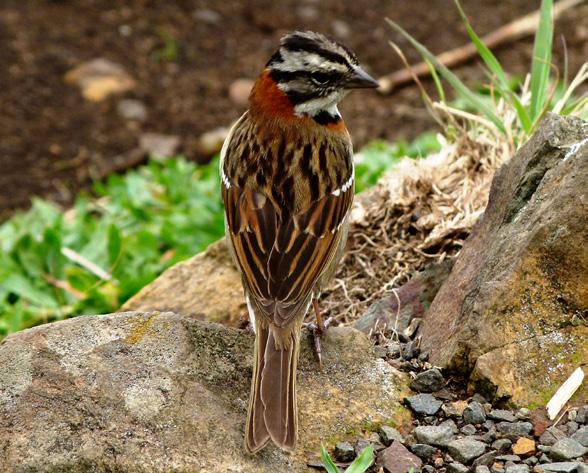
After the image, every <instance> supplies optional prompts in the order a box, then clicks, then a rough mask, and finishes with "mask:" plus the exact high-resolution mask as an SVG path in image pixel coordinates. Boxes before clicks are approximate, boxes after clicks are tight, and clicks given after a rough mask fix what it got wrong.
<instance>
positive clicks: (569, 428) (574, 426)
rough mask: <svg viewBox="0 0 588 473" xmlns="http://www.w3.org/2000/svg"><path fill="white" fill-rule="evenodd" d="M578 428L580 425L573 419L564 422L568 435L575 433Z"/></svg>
mask: <svg viewBox="0 0 588 473" xmlns="http://www.w3.org/2000/svg"><path fill="white" fill-rule="evenodd" d="M579 428H580V425H579V424H578V423H577V422H574V421H573V420H571V421H569V422H568V423H567V424H566V432H567V433H568V435H570V436H573V434H574V433H576V432H577V431H578V429H579Z"/></svg>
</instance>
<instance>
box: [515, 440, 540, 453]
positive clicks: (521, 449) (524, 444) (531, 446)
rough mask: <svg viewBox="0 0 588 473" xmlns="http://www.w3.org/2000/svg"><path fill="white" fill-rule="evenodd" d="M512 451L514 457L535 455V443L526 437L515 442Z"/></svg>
mask: <svg viewBox="0 0 588 473" xmlns="http://www.w3.org/2000/svg"><path fill="white" fill-rule="evenodd" d="M512 451H513V453H514V454H515V455H523V456H527V455H532V454H533V453H535V441H534V440H531V439H528V438H526V437H521V438H520V439H518V440H517V443H515V444H514V445H513V446H512Z"/></svg>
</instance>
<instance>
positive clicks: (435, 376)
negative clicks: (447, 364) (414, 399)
mask: <svg viewBox="0 0 588 473" xmlns="http://www.w3.org/2000/svg"><path fill="white" fill-rule="evenodd" d="M444 385H445V378H443V375H442V374H441V371H439V370H438V369H437V368H433V369H430V370H427V371H423V372H422V373H419V374H417V375H416V377H415V378H414V379H413V380H412V382H411V383H410V389H412V390H413V391H416V392H419V393H432V392H435V391H439V390H440V389H441V388H442V387H443V386H444Z"/></svg>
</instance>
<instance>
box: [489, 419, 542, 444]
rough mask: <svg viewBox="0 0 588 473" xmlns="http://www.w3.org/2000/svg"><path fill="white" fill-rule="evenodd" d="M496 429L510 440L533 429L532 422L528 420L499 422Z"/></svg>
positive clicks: (527, 433)
mask: <svg viewBox="0 0 588 473" xmlns="http://www.w3.org/2000/svg"><path fill="white" fill-rule="evenodd" d="M496 429H497V430H498V432H500V433H501V434H502V435H504V436H505V437H506V438H508V439H510V440H511V441H516V440H517V439H518V438H519V437H524V436H525V435H529V434H530V433H531V430H533V424H531V423H530V422H520V421H519V422H499V423H498V424H496Z"/></svg>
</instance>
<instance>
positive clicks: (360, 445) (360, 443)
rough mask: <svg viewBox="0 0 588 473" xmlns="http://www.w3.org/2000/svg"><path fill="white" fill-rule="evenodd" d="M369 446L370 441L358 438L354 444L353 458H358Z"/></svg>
mask: <svg viewBox="0 0 588 473" xmlns="http://www.w3.org/2000/svg"><path fill="white" fill-rule="evenodd" d="M369 445H370V441H369V440H367V439H364V438H359V439H357V441H356V442H355V446H354V448H355V456H358V455H359V454H360V453H361V452H363V450H364V449H365V448H366V447H368V446H369Z"/></svg>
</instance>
